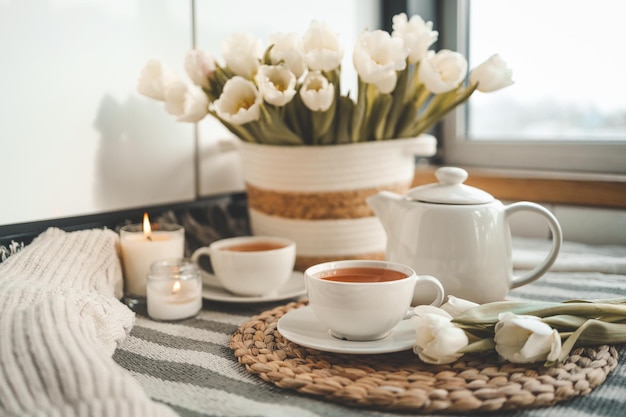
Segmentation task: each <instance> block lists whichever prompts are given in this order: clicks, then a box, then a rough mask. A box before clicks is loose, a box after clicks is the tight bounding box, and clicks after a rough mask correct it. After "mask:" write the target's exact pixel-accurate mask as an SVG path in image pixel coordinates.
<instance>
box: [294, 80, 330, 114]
mask: <svg viewBox="0 0 626 417" xmlns="http://www.w3.org/2000/svg"><path fill="white" fill-rule="evenodd" d="M300 97H301V98H302V101H303V102H304V105H305V106H307V107H308V108H309V109H311V110H313V111H326V110H328V109H329V108H330V106H331V105H332V104H333V100H334V99H335V86H334V85H333V84H332V83H330V82H328V80H327V79H326V77H324V76H323V75H322V73H321V72H319V71H311V72H309V73H308V74H307V76H306V78H305V79H304V82H303V83H302V88H300Z"/></svg>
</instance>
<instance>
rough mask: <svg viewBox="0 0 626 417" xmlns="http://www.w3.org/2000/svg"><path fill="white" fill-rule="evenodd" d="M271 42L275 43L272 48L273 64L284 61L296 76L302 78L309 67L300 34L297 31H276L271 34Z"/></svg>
mask: <svg viewBox="0 0 626 417" xmlns="http://www.w3.org/2000/svg"><path fill="white" fill-rule="evenodd" d="M270 42H271V43H272V44H273V45H274V46H273V47H272V49H271V50H270V60H271V62H272V64H274V65H276V64H278V63H279V62H281V61H282V62H283V64H284V65H285V66H286V67H287V68H289V70H290V71H291V72H293V74H294V75H295V76H296V78H300V77H301V76H302V74H304V71H306V69H307V67H306V62H305V61H304V49H303V48H302V38H301V37H300V35H298V34H297V33H295V32H292V33H275V34H273V35H271V36H270Z"/></svg>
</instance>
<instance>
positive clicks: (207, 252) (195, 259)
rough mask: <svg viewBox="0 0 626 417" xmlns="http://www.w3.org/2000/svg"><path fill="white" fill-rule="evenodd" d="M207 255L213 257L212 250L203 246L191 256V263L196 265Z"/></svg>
mask: <svg viewBox="0 0 626 417" xmlns="http://www.w3.org/2000/svg"><path fill="white" fill-rule="evenodd" d="M203 255H206V256H209V257H210V256H211V248H209V247H208V246H202V247H200V248H198V249H196V250H195V251H194V252H193V253H192V254H191V261H192V262H194V263H196V264H197V263H198V258H200V257H201V256H203Z"/></svg>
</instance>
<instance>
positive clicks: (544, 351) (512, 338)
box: [494, 312, 561, 363]
mask: <svg viewBox="0 0 626 417" xmlns="http://www.w3.org/2000/svg"><path fill="white" fill-rule="evenodd" d="M498 320H499V321H498V323H496V327H495V337H494V341H495V343H496V351H497V352H498V354H499V355H500V356H501V357H502V358H504V359H506V360H508V361H509V362H513V363H532V362H538V361H545V360H548V361H555V360H556V359H557V358H558V357H559V354H560V353H561V337H560V336H559V332H558V331H557V330H555V329H552V328H551V327H550V326H549V325H547V324H546V323H544V322H543V321H541V319H540V318H538V317H536V316H518V315H516V314H513V313H509V312H506V313H501V314H500V315H499V316H498Z"/></svg>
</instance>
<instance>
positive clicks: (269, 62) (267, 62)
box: [261, 44, 282, 65]
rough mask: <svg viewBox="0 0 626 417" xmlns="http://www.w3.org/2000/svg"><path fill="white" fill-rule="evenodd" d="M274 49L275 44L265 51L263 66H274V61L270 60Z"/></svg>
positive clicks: (262, 60)
mask: <svg viewBox="0 0 626 417" xmlns="http://www.w3.org/2000/svg"><path fill="white" fill-rule="evenodd" d="M272 48H274V44H271V45H270V46H268V47H267V49H266V50H265V53H264V54H263V59H261V64H262V65H273V64H272V59H271V58H270V52H271V50H272ZM280 63H282V62H279V64H280Z"/></svg>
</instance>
